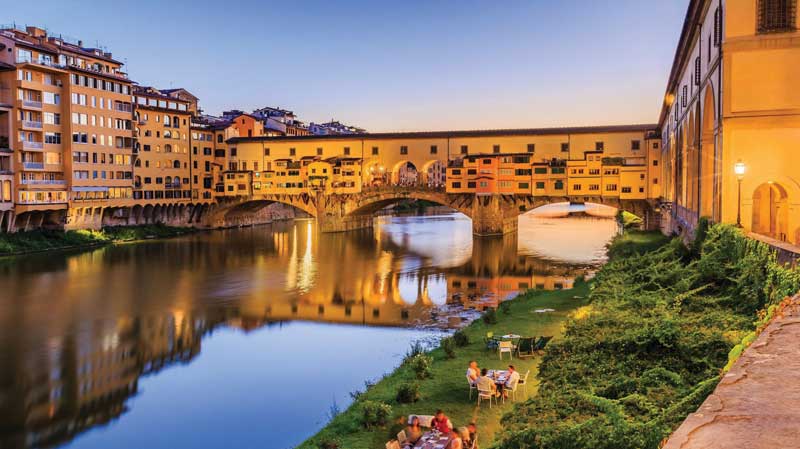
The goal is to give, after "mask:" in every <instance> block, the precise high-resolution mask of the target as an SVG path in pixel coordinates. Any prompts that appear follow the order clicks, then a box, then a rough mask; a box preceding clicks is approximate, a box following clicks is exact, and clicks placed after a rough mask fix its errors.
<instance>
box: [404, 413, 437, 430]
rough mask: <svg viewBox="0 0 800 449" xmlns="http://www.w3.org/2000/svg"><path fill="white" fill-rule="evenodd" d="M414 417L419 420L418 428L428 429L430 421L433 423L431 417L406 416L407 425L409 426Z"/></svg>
mask: <svg viewBox="0 0 800 449" xmlns="http://www.w3.org/2000/svg"><path fill="white" fill-rule="evenodd" d="M415 416H416V417H417V418H419V426H420V427H427V428H429V429H430V427H431V421H433V416H432V415H408V423H409V424H411V420H412V419H414V417H415Z"/></svg>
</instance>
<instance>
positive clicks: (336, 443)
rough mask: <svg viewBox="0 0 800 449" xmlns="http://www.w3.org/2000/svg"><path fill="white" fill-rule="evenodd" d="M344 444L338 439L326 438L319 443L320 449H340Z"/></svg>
mask: <svg viewBox="0 0 800 449" xmlns="http://www.w3.org/2000/svg"><path fill="white" fill-rule="evenodd" d="M341 444H342V442H341V441H340V440H339V439H338V438H336V437H325V438H322V439H320V440H319V441H318V442H317V447H318V448H319V449H339V448H340V447H341Z"/></svg>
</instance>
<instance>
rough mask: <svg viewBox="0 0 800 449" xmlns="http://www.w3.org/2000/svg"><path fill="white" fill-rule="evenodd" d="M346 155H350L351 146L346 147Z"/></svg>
mask: <svg viewBox="0 0 800 449" xmlns="http://www.w3.org/2000/svg"><path fill="white" fill-rule="evenodd" d="M344 155H345V156H350V147H344Z"/></svg>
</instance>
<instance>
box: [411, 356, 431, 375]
mask: <svg viewBox="0 0 800 449" xmlns="http://www.w3.org/2000/svg"><path fill="white" fill-rule="evenodd" d="M408 364H409V366H411V369H412V370H413V371H414V373H415V374H416V375H417V379H427V378H428V377H430V376H431V365H432V364H433V359H432V358H431V357H430V356H428V355H426V354H417V355H415V356H414V357H411V358H410V359H409V360H408Z"/></svg>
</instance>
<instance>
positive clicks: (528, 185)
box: [518, 182, 531, 190]
mask: <svg viewBox="0 0 800 449" xmlns="http://www.w3.org/2000/svg"><path fill="white" fill-rule="evenodd" d="M518 188H520V189H525V190H527V189H530V188H531V185H530V184H529V183H527V182H520V183H519V184H518Z"/></svg>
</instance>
